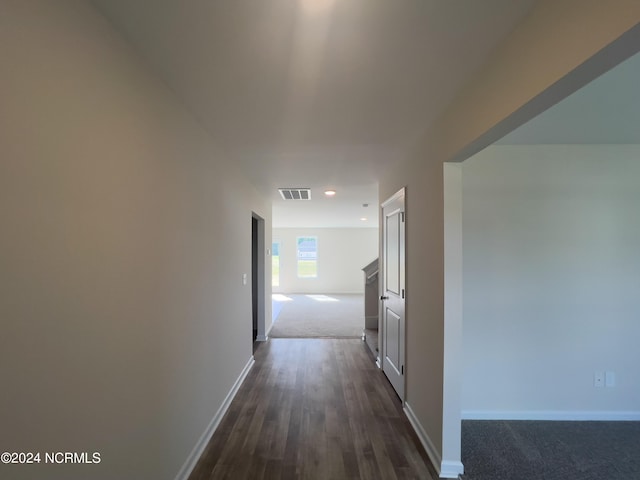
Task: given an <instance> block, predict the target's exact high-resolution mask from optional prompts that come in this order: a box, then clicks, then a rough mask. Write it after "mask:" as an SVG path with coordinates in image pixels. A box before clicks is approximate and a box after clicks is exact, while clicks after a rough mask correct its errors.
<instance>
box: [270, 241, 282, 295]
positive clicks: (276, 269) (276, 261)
mask: <svg viewBox="0 0 640 480" xmlns="http://www.w3.org/2000/svg"><path fill="white" fill-rule="evenodd" d="M271 286H272V287H279V286H280V242H273V243H272V244H271Z"/></svg>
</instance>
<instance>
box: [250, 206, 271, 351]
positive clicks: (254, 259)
mask: <svg viewBox="0 0 640 480" xmlns="http://www.w3.org/2000/svg"><path fill="white" fill-rule="evenodd" d="M254 222H255V225H256V227H257V232H256V233H257V234H256V235H255V236H254V234H253V225H254ZM251 225H252V227H251V230H252V233H251V271H252V275H251V304H252V308H251V310H252V312H251V313H252V318H251V320H252V328H251V337H252V340H253V316H254V315H256V316H257V335H256V339H255V341H257V342H265V341H266V340H267V336H266V332H265V298H266V290H265V288H266V287H265V279H264V276H265V243H264V242H265V238H264V235H265V233H264V232H265V222H264V218H262V217H261V216H260V215H258V214H257V213H255V212H251ZM254 272H255V275H254ZM254 309H255V311H254Z"/></svg>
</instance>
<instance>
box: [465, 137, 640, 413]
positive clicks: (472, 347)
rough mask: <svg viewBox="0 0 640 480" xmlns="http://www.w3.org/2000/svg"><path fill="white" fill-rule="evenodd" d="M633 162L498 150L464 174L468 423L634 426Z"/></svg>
mask: <svg viewBox="0 0 640 480" xmlns="http://www.w3.org/2000/svg"><path fill="white" fill-rule="evenodd" d="M638 158H640V146H631V145H624V146H617V145H609V146H571V145H569V146H520V147H518V146H513V147H506V146H499V147H490V148H488V149H486V150H485V151H483V152H481V153H480V154H478V155H476V156H474V157H473V158H471V159H470V160H468V161H466V162H464V163H463V164H462V166H463V205H464V206H463V219H464V220H463V232H464V246H463V252H464V253H463V257H464V286H463V291H464V321H463V325H464V327H463V332H464V333H463V339H464V340H463V344H464V348H463V352H464V383H463V397H462V408H463V410H464V411H465V415H466V416H467V417H473V416H475V417H477V416H481V417H483V418H486V417H487V416H491V415H492V414H493V412H495V414H496V415H500V414H504V415H507V416H508V415H512V416H514V417H517V418H526V417H527V415H531V416H532V418H541V417H544V416H545V415H553V416H554V418H562V413H561V412H566V418H567V419H572V418H574V417H576V416H580V415H581V414H582V416H589V415H591V417H592V418H594V419H596V418H598V417H601V418H610V417H611V415H612V414H614V416H615V414H620V413H622V412H631V411H635V412H636V414H637V416H638V418H640V377H639V375H638V374H639V370H638V365H640V349H638V348H637V339H638V338H640V323H639V322H638V312H640V252H639V251H638V245H639V244H640V217H639V216H638V214H637V212H638V211H639V210H640V189H638V179H640V162H639V161H638ZM596 371H602V372H605V371H612V372H615V379H616V385H615V387H610V388H595V387H594V372H596Z"/></svg>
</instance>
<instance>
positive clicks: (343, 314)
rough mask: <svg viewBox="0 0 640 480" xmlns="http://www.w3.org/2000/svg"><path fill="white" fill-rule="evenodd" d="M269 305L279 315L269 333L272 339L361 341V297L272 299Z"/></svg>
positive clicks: (297, 296) (276, 296)
mask: <svg viewBox="0 0 640 480" xmlns="http://www.w3.org/2000/svg"><path fill="white" fill-rule="evenodd" d="M281 298H282V299H285V298H286V300H279V299H281ZM273 302H274V311H277V310H278V309H280V313H279V314H278V316H277V317H276V318H275V320H274V324H273V327H272V328H271V331H270V332H269V336H270V337H272V338H309V337H329V338H361V337H362V330H363V329H364V296H363V295H329V294H327V295H284V296H279V295H275V296H274V300H273Z"/></svg>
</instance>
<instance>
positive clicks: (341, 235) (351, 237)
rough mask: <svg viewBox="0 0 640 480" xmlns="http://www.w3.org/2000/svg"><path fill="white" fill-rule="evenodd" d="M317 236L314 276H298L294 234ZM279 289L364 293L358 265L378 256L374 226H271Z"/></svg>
mask: <svg viewBox="0 0 640 480" xmlns="http://www.w3.org/2000/svg"><path fill="white" fill-rule="evenodd" d="M299 236H317V237H318V277H317V278H298V275H297V263H296V237H299ZM273 241H274V242H275V241H280V286H279V287H273V291H274V292H280V293H364V272H363V271H362V268H363V267H365V266H366V265H368V264H369V263H370V262H371V261H372V260H374V259H375V258H377V257H378V229H377V228H274V229H273Z"/></svg>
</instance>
